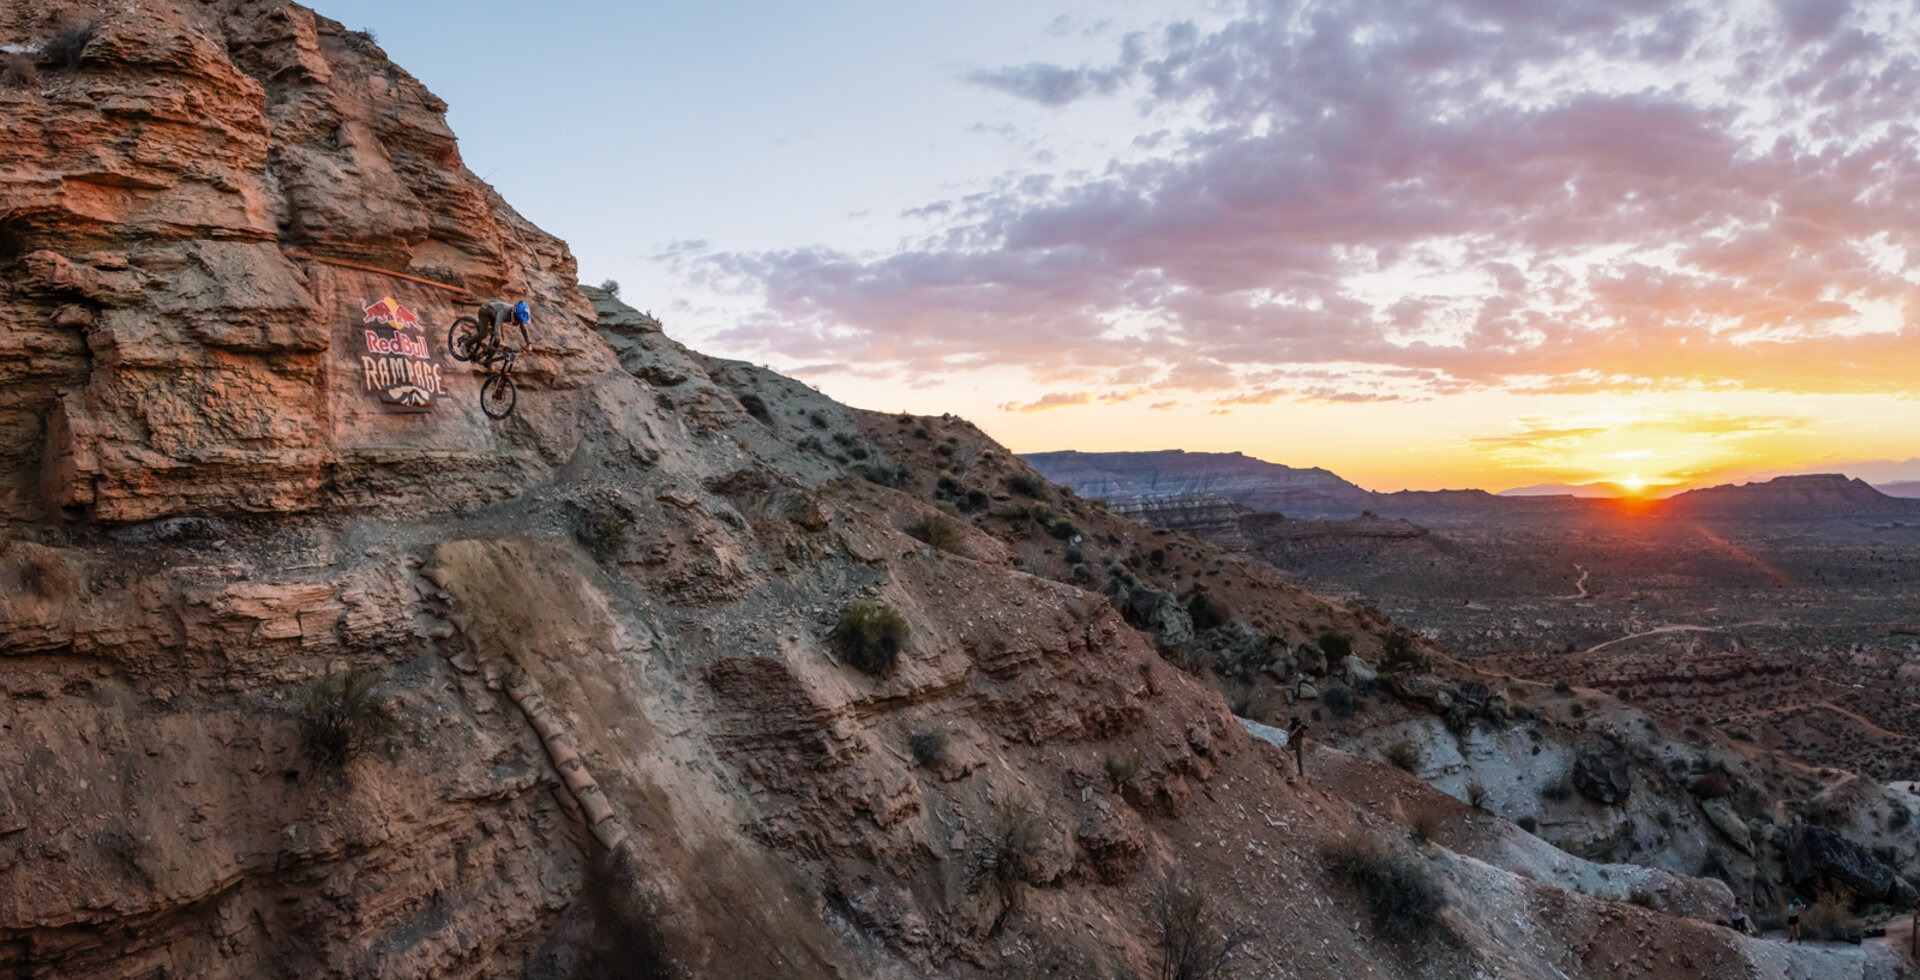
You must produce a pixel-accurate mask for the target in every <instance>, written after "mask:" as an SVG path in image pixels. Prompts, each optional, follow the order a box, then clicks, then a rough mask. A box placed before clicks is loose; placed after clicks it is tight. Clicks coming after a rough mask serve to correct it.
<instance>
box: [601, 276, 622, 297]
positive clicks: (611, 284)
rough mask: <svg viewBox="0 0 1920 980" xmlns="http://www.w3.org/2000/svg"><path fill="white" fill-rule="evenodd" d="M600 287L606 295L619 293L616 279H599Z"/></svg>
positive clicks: (618, 282) (618, 283) (618, 284)
mask: <svg viewBox="0 0 1920 980" xmlns="http://www.w3.org/2000/svg"><path fill="white" fill-rule="evenodd" d="M600 289H601V291H602V292H604V293H606V294H607V295H608V296H618V295H620V281H619V280H618V279H602V280H600Z"/></svg>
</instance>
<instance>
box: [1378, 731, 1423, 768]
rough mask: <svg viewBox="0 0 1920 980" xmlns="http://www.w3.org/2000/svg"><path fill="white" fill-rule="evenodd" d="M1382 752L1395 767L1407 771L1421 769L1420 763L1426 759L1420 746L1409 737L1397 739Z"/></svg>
mask: <svg viewBox="0 0 1920 980" xmlns="http://www.w3.org/2000/svg"><path fill="white" fill-rule="evenodd" d="M1380 754H1381V756H1382V757H1383V758H1385V759H1386V760H1387V762H1388V763H1389V764H1391V765H1392V766H1393V767H1394V768H1396V769H1404V770H1406V771H1407V772H1418V771H1420V763H1421V762H1423V761H1425V755H1424V754H1423V753H1422V752H1421V751H1420V746H1418V745H1415V744H1413V740H1412V739H1407V738H1401V739H1395V740H1394V741H1393V742H1392V743H1390V744H1388V746H1387V747H1386V748H1385V749H1382V750H1381V752H1380Z"/></svg>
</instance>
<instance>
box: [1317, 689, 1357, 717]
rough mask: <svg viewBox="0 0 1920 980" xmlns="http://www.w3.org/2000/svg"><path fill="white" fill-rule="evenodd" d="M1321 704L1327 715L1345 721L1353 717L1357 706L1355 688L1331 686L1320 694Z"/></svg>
mask: <svg viewBox="0 0 1920 980" xmlns="http://www.w3.org/2000/svg"><path fill="white" fill-rule="evenodd" d="M1320 703H1321V704H1322V705H1324V706H1325V707H1326V709H1327V714H1330V715H1332V716H1333V717H1334V718H1336V719H1338V720H1340V721H1345V720H1347V719H1348V718H1351V717H1353V709H1354V705H1355V701H1354V697H1353V688H1351V687H1348V686H1347V685H1345V684H1332V685H1329V686H1328V687H1327V689H1326V690H1324V691H1321V692H1320Z"/></svg>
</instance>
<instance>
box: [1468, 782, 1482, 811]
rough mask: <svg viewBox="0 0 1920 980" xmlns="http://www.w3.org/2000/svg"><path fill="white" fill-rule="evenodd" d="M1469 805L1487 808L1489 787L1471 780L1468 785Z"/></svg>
mask: <svg viewBox="0 0 1920 980" xmlns="http://www.w3.org/2000/svg"><path fill="white" fill-rule="evenodd" d="M1467 803H1469V804H1470V805H1472V806H1474V807H1476V808H1481V807H1485V806H1486V805H1487V785H1486V784H1485V783H1483V782H1481V781H1480V780H1478V779H1474V780H1469V781H1468V783H1467Z"/></svg>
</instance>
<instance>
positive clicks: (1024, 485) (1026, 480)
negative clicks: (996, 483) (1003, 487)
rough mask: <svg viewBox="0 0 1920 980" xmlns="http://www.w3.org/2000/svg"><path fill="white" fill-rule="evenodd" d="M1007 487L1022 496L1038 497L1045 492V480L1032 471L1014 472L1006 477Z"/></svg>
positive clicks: (1042, 495) (1044, 494)
mask: <svg viewBox="0 0 1920 980" xmlns="http://www.w3.org/2000/svg"><path fill="white" fill-rule="evenodd" d="M1007 489H1008V490H1011V491H1013V492H1014V493H1017V494H1019V495H1020V496H1022V497H1033V498H1034V499H1036V500H1037V499H1039V498H1041V497H1044V496H1046V494H1047V481H1045V480H1042V479H1040V478H1039V477H1037V476H1034V475H1033V474H1032V473H1015V474H1013V475H1012V476H1009V477H1007Z"/></svg>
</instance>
